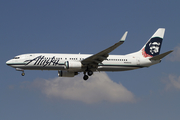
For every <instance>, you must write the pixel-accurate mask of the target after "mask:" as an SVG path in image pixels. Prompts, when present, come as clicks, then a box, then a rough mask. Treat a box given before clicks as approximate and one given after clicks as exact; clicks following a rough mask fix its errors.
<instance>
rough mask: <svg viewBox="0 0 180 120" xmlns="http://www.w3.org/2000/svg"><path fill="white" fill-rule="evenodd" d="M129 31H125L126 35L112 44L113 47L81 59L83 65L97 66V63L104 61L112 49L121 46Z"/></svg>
mask: <svg viewBox="0 0 180 120" xmlns="http://www.w3.org/2000/svg"><path fill="white" fill-rule="evenodd" d="M127 33H128V32H127V31H126V32H125V33H124V35H123V36H122V38H121V39H120V40H119V42H117V43H115V44H114V45H112V46H111V47H109V48H107V49H105V50H103V51H101V52H99V53H97V54H94V55H92V56H90V57H88V58H86V59H84V60H82V61H81V63H82V64H83V65H87V66H91V67H92V66H94V67H97V65H98V64H99V63H102V61H103V60H106V59H107V57H108V56H109V53H110V52H111V51H113V50H114V49H116V48H117V47H118V46H120V45H121V44H122V43H123V42H124V41H125V39H126V36H127Z"/></svg>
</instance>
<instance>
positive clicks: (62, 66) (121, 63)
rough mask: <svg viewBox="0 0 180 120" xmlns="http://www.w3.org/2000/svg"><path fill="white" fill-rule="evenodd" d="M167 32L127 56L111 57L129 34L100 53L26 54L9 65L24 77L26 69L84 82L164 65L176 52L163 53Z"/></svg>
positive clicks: (161, 31)
mask: <svg viewBox="0 0 180 120" xmlns="http://www.w3.org/2000/svg"><path fill="white" fill-rule="evenodd" d="M164 32H165V29H164V28H159V29H158V30H157V31H156V32H155V33H154V34H153V36H152V37H151V38H150V39H149V40H148V41H147V43H146V44H145V45H144V46H143V47H142V49H140V50H139V51H137V52H134V53H130V54H127V55H109V53H110V52H111V51H113V50H114V49H116V48H117V47H118V46H120V45H121V44H122V43H124V41H125V39H126V36H127V33H128V32H125V33H124V35H123V36H122V38H121V39H120V41H119V42H117V43H116V44H114V45H112V46H111V47H109V48H107V49H105V50H103V51H101V52H99V53H97V54H93V55H92V54H50V53H35V54H22V55H18V56H16V57H14V59H11V60H9V61H7V62H6V64H7V65H9V66H11V67H13V68H15V69H16V70H17V71H22V74H21V75H22V76H24V75H25V73H24V70H57V71H58V76H59V77H74V76H75V75H78V73H80V72H83V73H84V77H83V79H84V80H87V79H88V78H89V76H91V75H93V72H96V71H126V70H134V69H138V68H143V67H149V66H151V65H154V64H157V63H160V62H161V59H162V58H163V57H165V56H166V55H168V54H169V53H171V52H172V50H171V51H168V52H165V53H163V54H159V53H160V49H161V44H162V40H163V37H164Z"/></svg>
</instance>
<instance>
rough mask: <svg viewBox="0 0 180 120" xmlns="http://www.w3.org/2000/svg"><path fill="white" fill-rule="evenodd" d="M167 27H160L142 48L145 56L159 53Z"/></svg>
mask: <svg viewBox="0 0 180 120" xmlns="http://www.w3.org/2000/svg"><path fill="white" fill-rule="evenodd" d="M164 32H165V28H159V29H158V30H157V31H156V32H155V33H154V34H153V36H152V37H151V38H150V39H149V40H148V41H147V43H146V44H145V45H144V46H143V48H142V49H141V51H142V55H143V57H154V56H156V55H159V53H160V50H161V44H162V40H163V37H164Z"/></svg>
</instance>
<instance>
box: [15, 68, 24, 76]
mask: <svg viewBox="0 0 180 120" xmlns="http://www.w3.org/2000/svg"><path fill="white" fill-rule="evenodd" d="M16 70H17V71H22V73H21V75H22V76H24V75H25V73H24V70H23V69H21V68H16Z"/></svg>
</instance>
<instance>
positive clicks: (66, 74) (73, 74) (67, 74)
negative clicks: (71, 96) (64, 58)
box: [58, 70, 78, 77]
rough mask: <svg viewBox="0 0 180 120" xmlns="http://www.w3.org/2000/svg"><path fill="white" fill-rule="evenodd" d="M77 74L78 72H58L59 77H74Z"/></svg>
mask: <svg viewBox="0 0 180 120" xmlns="http://www.w3.org/2000/svg"><path fill="white" fill-rule="evenodd" d="M77 74H78V72H68V71H62V70H59V71H58V76H59V77H74V76H75V75H77Z"/></svg>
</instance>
